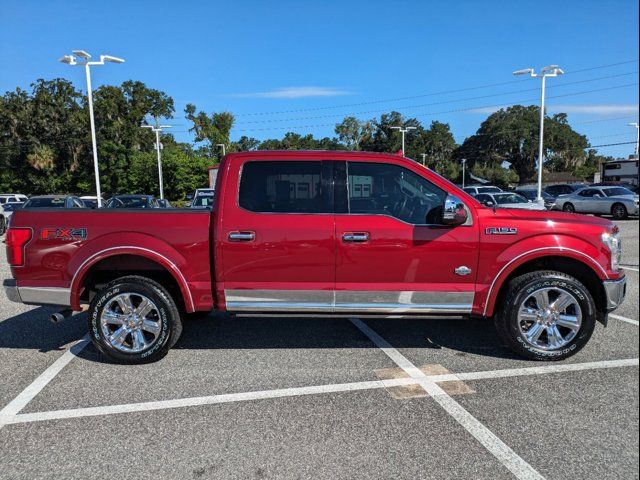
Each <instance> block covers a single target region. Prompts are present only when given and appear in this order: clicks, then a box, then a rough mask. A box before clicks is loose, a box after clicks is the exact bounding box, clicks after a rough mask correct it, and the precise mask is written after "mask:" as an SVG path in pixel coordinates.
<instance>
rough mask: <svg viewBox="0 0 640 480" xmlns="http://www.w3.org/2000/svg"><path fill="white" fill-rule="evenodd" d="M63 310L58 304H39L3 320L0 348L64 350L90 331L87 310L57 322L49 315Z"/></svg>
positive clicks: (0, 326)
mask: <svg viewBox="0 0 640 480" xmlns="http://www.w3.org/2000/svg"><path fill="white" fill-rule="evenodd" d="M58 310H60V309H59V308H56V307H38V308H34V309H32V310H29V311H27V312H23V313H20V314H18V315H15V316H13V317H9V318H7V319H4V320H1V321H0V348H22V349H33V350H38V351H40V352H50V351H52V350H64V347H65V346H66V345H67V344H69V343H71V342H74V341H76V340H79V339H80V338H81V337H82V336H83V335H84V334H85V333H86V331H87V324H86V314H85V313H81V314H76V315H74V316H73V317H71V318H69V319H67V320H65V321H63V322H61V323H59V324H57V325H54V324H53V323H51V322H50V321H49V316H50V315H51V314H52V313H54V312H56V311H58Z"/></svg>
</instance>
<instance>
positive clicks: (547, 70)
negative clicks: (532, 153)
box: [513, 65, 564, 205]
mask: <svg viewBox="0 0 640 480" xmlns="http://www.w3.org/2000/svg"><path fill="white" fill-rule="evenodd" d="M563 73H564V71H563V70H562V69H561V68H560V67H558V65H549V66H548V67H544V68H542V69H541V70H540V73H535V71H534V70H533V68H525V69H523V70H516V71H515V72H513V74H514V75H530V76H531V77H532V78H541V79H542V92H541V95H540V143H539V147H538V197H537V198H536V201H537V202H538V203H539V204H540V205H544V199H543V198H542V167H543V164H544V91H545V86H546V81H547V77H557V76H558V75H562V74H563Z"/></svg>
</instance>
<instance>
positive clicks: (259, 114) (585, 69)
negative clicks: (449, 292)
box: [236, 60, 638, 117]
mask: <svg viewBox="0 0 640 480" xmlns="http://www.w3.org/2000/svg"><path fill="white" fill-rule="evenodd" d="M637 62H638V60H626V61H623V62H616V63H609V64H606V65H597V66H594V67H587V68H582V69H579V70H569V71H567V72H565V75H570V74H575V73H582V72H588V71H592V70H599V69H603V68H611V67H616V66H620V65H628V64H631V63H637ZM526 81H528V79H522V80H509V81H505V82H497V83H488V84H484V85H478V86H475V87H466V88H458V89H454V90H443V91H440V92H432V93H424V94H421V95H411V96H407V97H396V98H386V99H379V100H370V101H366V102H357V103H344V104H341V105H331V106H324V107H309V108H298V109H292V110H280V111H272V112H251V113H239V114H237V115H236V116H238V117H240V116H261V115H281V114H285V113H298V112H314V111H320V110H330V109H334V108H345V107H358V106H362V105H372V104H376V103H388V102H399V101H403V100H413V99H416V98H424V97H431V96H436V95H447V94H450V93H461V92H468V91H472V90H480V89H483V88H491V87H499V86H502V85H511V84H514V83H523V82H526Z"/></svg>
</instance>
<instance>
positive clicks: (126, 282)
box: [87, 276, 182, 363]
mask: <svg viewBox="0 0 640 480" xmlns="http://www.w3.org/2000/svg"><path fill="white" fill-rule="evenodd" d="M87 321H88V323H89V333H90V335H91V340H92V341H93V344H94V345H95V347H96V348H97V349H98V350H99V351H100V352H102V353H103V354H105V355H107V356H108V357H110V358H112V359H114V360H116V361H118V362H122V363H147V362H153V361H155V360H159V359H160V358H162V357H164V356H165V355H166V354H167V352H168V351H169V348H171V346H172V345H173V344H175V342H176V341H177V340H178V338H179V337H180V334H181V333H182V322H181V320H180V312H179V311H178V307H177V306H176V303H175V301H174V300H173V298H172V297H171V295H170V294H169V293H168V292H167V290H166V289H165V288H164V287H162V285H160V284H159V283H157V282H155V281H153V280H151V279H149V278H145V277H138V276H127V277H122V278H119V279H116V280H114V281H112V282H111V283H109V284H108V285H107V286H105V287H104V288H103V289H102V290H101V291H100V292H98V294H97V295H96V296H95V297H94V299H93V300H92V302H91V305H90V307H89V317H88V320H87Z"/></svg>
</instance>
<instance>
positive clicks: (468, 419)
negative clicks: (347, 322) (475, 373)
mask: <svg viewBox="0 0 640 480" xmlns="http://www.w3.org/2000/svg"><path fill="white" fill-rule="evenodd" d="M351 322H352V323H353V324H354V325H355V326H356V327H358V329H360V331H361V332H362V333H364V334H365V335H366V336H367V337H369V339H370V340H371V341H372V342H373V343H374V344H376V346H378V347H379V348H380V349H381V350H382V351H383V352H384V353H385V354H387V356H388V357H389V358H390V359H391V360H393V361H394V362H395V363H396V364H397V365H398V366H399V367H400V368H402V369H403V370H404V371H405V372H407V374H409V376H410V377H412V378H414V379H416V380H418V383H419V384H420V386H421V387H422V388H424V390H425V391H426V392H427V393H428V394H429V395H431V396H432V397H433V399H434V400H435V401H436V402H437V403H438V404H439V405H440V406H441V407H442V408H443V409H444V410H445V411H446V412H447V413H448V414H449V415H451V416H452V417H453V418H454V419H455V420H456V421H457V422H458V423H459V424H460V425H462V427H463V428H464V429H465V430H466V431H467V432H469V433H470V434H471V435H472V436H473V437H474V438H475V439H476V440H478V442H480V444H481V445H482V446H483V447H484V448H486V449H487V450H488V451H489V452H490V453H491V454H492V455H493V456H494V457H496V458H497V459H498V461H500V463H502V465H504V466H505V467H506V468H507V469H508V470H509V471H510V472H511V473H513V474H514V475H515V477H516V478H518V479H521V480H532V479H538V480H539V479H544V477H543V476H542V475H540V474H539V473H538V472H537V471H536V470H535V469H534V468H533V467H532V466H531V465H529V464H528V463H527V462H525V461H524V460H523V459H522V458H521V457H520V456H519V455H518V454H517V453H516V452H514V451H513V450H512V449H511V448H510V447H509V446H508V445H507V444H506V443H504V442H503V441H502V440H500V439H499V438H498V437H497V436H496V435H495V434H494V433H493V432H491V430H489V429H488V428H487V427H485V426H484V425H483V424H482V423H481V422H480V421H479V420H478V419H476V418H475V417H474V416H473V415H471V414H470V413H469V412H468V411H467V410H465V409H464V407H463V406H462V405H460V404H459V403H458V402H456V401H455V400H454V399H453V398H452V397H451V396H449V395H448V394H447V393H446V392H445V391H444V390H443V389H442V388H441V387H440V386H439V385H438V384H437V383H436V382H434V381H433V380H431V379H429V378H428V377H427V376H426V375H425V374H424V373H422V371H421V370H420V369H419V368H417V367H416V366H415V365H414V364H413V363H411V361H409V359H407V358H406V357H405V356H404V355H402V354H401V353H400V352H399V351H398V350H396V349H395V348H394V347H393V346H391V344H390V343H389V342H387V341H386V340H385V339H384V338H382V337H381V336H380V335H378V334H377V333H376V332H375V331H374V330H372V329H371V328H369V327H368V326H367V325H366V324H365V323H364V322H363V321H362V320H359V319H357V318H352V319H351Z"/></svg>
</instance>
